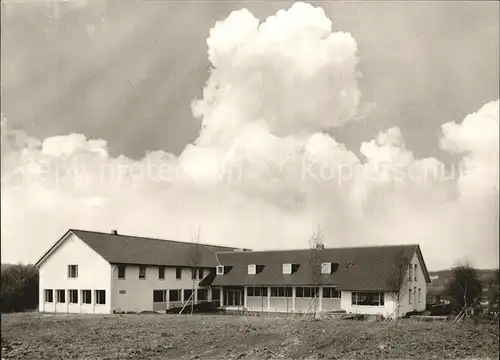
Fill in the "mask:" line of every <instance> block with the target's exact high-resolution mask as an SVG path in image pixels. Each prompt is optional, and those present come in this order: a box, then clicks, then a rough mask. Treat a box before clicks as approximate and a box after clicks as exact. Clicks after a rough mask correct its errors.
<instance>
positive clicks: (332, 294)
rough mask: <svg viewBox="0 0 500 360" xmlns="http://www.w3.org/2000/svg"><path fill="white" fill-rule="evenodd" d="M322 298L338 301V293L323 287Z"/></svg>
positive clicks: (330, 288) (331, 288)
mask: <svg viewBox="0 0 500 360" xmlns="http://www.w3.org/2000/svg"><path fill="white" fill-rule="evenodd" d="M323 298H324V299H334V298H335V299H339V298H340V291H337V290H335V288H333V287H324V288H323Z"/></svg>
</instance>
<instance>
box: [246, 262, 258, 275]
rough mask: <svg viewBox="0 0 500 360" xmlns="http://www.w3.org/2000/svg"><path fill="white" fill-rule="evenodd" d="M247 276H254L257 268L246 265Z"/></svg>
mask: <svg viewBox="0 0 500 360" xmlns="http://www.w3.org/2000/svg"><path fill="white" fill-rule="evenodd" d="M247 272H248V274H249V275H255V274H256V272H257V268H256V266H255V264H251V265H248V271H247Z"/></svg>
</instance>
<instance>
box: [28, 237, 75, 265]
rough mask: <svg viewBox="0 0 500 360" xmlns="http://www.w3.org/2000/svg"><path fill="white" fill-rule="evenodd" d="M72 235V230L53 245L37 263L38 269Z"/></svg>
mask: <svg viewBox="0 0 500 360" xmlns="http://www.w3.org/2000/svg"><path fill="white" fill-rule="evenodd" d="M69 235H71V229H70V230H68V231H66V232H65V233H64V235H63V236H61V237H60V238H59V240H57V241H56V242H55V243H54V245H52V246H51V247H50V248H49V249H48V250H47V251H46V252H45V253H44V254H43V255H42V256H41V257H40V259H38V261H37V262H36V263H35V266H36V267H40V265H41V264H42V263H43V262H44V261H45V259H47V258H48V257H49V256H50V255H51V254H52V253H53V252H54V251H55V250H56V249H57V248H58V247H59V246H60V245H61V244H62V243H63V242H64V241H66V239H67V238H68V237H69Z"/></svg>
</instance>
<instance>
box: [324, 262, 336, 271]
mask: <svg viewBox="0 0 500 360" xmlns="http://www.w3.org/2000/svg"><path fill="white" fill-rule="evenodd" d="M338 267H339V263H338V262H327V263H321V274H332V273H334V272H335V271H337V269H338Z"/></svg>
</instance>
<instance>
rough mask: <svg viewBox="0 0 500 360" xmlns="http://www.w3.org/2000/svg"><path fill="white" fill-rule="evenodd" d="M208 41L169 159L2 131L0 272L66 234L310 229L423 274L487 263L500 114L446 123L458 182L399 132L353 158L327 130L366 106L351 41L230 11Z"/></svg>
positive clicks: (223, 234) (491, 110) (323, 21)
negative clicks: (192, 137) (199, 87)
mask: <svg viewBox="0 0 500 360" xmlns="http://www.w3.org/2000/svg"><path fill="white" fill-rule="evenodd" d="M207 44H208V58H209V60H210V62H211V64H212V70H211V72H210V75H209V78H208V81H207V83H206V85H205V88H204V91H203V97H202V98H201V99H197V100H195V101H193V104H192V110H193V114H194V115H195V116H197V117H199V118H200V119H201V121H202V128H201V131H200V135H199V137H198V139H197V140H196V141H195V142H194V143H193V144H190V145H188V146H187V147H186V148H185V149H184V151H183V152H182V154H181V155H180V156H178V157H176V156H174V155H172V154H169V153H167V152H164V151H155V152H151V153H149V154H147V155H146V156H145V157H144V158H143V159H140V160H133V159H129V158H127V157H125V156H119V157H111V156H110V155H109V153H108V150H107V144H106V141H105V140H103V139H87V138H86V137H85V136H84V135H83V134H69V135H66V136H57V137H51V138H47V139H43V140H38V139H32V138H30V137H29V136H27V135H26V134H25V133H24V132H22V131H21V130H15V129H13V128H12V127H11V126H10V124H9V123H8V121H6V120H4V119H3V118H2V166H3V168H2V187H3V188H2V209H3V211H2V254H3V257H4V258H3V261H17V260H21V259H22V260H24V261H35V260H36V259H37V257H38V256H40V255H41V254H42V252H43V251H44V250H45V249H46V248H47V247H48V246H49V245H50V244H51V243H53V242H54V241H55V240H56V239H57V238H58V236H60V235H61V234H62V233H64V231H65V230H66V229H67V228H71V227H73V228H79V227H80V228H86V229H95V230H101V231H110V230H111V229H119V231H120V232H123V233H129V234H139V235H143V236H156V237H163V238H171V239H179V240H189V239H190V238H191V236H192V235H193V234H194V233H195V232H196V231H197V229H198V226H199V227H200V228H201V235H202V241H205V242H212V243H221V244H227V245H233V246H245V247H251V248H296V247H304V246H308V238H309V236H310V235H311V233H312V231H313V230H315V229H316V228H317V226H318V225H321V227H322V228H323V231H324V233H325V236H326V245H327V246H348V245H350V246H352V245H369V244H381V243H382V244H394V243H419V244H421V246H422V248H423V251H424V253H425V257H426V259H427V261H428V262H429V265H430V267H432V268H439V267H446V266H449V265H451V264H452V263H453V261H454V259H455V258H457V257H463V256H464V255H465V256H469V257H470V258H471V260H472V261H474V262H475V263H476V264H477V265H479V266H498V257H497V248H498V243H497V241H498V240H497V239H498V221H497V219H498V215H496V214H497V213H498V122H499V115H498V105H499V104H498V101H496V102H492V103H489V104H486V105H485V106H484V107H482V108H481V109H480V110H479V111H478V112H476V113H473V114H471V115H468V116H466V117H465V119H464V120H463V121H462V122H461V123H450V124H445V125H443V134H442V140H441V145H442V148H443V149H445V150H447V151H450V152H453V153H458V154H461V155H462V161H461V163H460V164H455V165H456V166H454V167H453V169H454V170H455V171H454V172H453V173H450V166H449V165H448V166H445V164H443V163H441V162H440V161H438V160H436V159H434V158H426V159H417V158H415V157H414V155H413V154H412V152H411V151H410V150H409V149H407V148H406V146H405V142H404V135H403V134H402V133H401V131H400V130H399V129H398V128H389V129H387V130H386V131H383V132H382V133H380V134H379V135H378V136H377V137H376V138H375V139H373V140H367V141H366V142H364V143H363V144H362V145H361V148H360V153H361V155H360V156H357V155H356V154H355V153H354V152H352V151H350V150H349V149H347V148H346V146H345V145H344V144H342V143H339V142H338V141H336V140H335V139H334V138H333V137H331V136H330V135H328V134H327V133H326V132H325V130H327V129H329V128H332V127H339V126H342V125H344V124H345V123H347V122H349V121H357V119H359V118H360V117H366V116H367V109H369V108H371V107H373V105H372V104H370V105H366V104H363V103H362V101H361V92H360V90H359V88H358V83H357V78H358V76H359V74H358V72H357V69H356V65H357V63H358V58H357V55H356V51H357V44H356V41H355V39H354V38H353V37H352V36H351V35H350V34H347V33H344V32H333V31H332V24H331V21H330V20H329V19H328V18H327V17H326V16H325V13H324V12H323V10H322V9H321V8H316V7H313V6H311V5H308V4H304V3H297V4H294V5H293V6H292V7H291V8H290V9H288V10H286V11H285V10H280V11H279V12H278V13H277V14H276V15H275V16H271V17H269V18H268V19H267V20H265V21H264V22H262V23H261V22H260V21H259V20H258V19H257V18H255V16H253V15H252V14H251V13H250V12H249V11H247V10H245V9H243V10H239V11H235V12H233V13H232V14H230V15H229V16H228V17H227V18H226V19H225V20H224V21H220V22H218V23H216V25H215V26H214V27H213V29H212V30H211V31H210V36H209V38H208V40H207ZM368 121H369V112H368ZM4 135H5V136H4ZM4 160H5V161H4ZM495 205H496V208H495ZM495 209H496V210H495ZM495 211H496V213H495ZM495 224H496V225H495ZM4 259H5V260H4Z"/></svg>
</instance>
